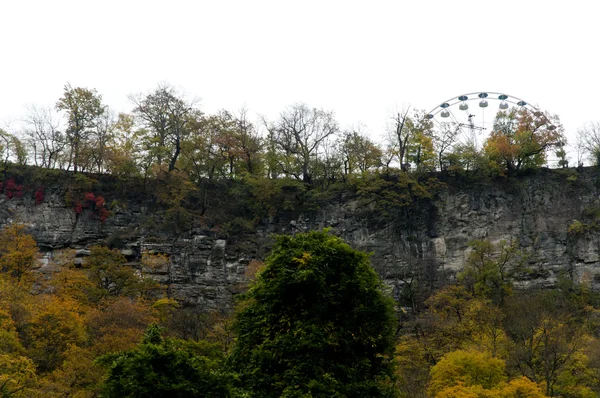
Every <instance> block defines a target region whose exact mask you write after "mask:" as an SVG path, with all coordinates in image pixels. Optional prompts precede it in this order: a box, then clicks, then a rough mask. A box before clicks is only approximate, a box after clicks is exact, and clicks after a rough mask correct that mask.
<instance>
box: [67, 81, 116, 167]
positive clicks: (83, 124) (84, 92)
mask: <svg viewBox="0 0 600 398" xmlns="http://www.w3.org/2000/svg"><path fill="white" fill-rule="evenodd" d="M56 109H57V110H59V111H65V113H66V115H67V129H66V137H67V141H68V143H69V147H70V153H69V166H70V165H71V163H72V164H73V171H75V172H77V170H78V166H79V163H80V162H81V160H82V159H81V154H80V152H81V148H82V146H84V145H85V144H86V140H87V138H88V137H89V136H90V134H92V130H93V129H94V128H96V126H97V123H98V118H99V117H100V116H102V115H103V114H104V112H105V111H106V107H105V106H104V105H102V96H101V95H100V94H98V93H97V92H96V90H95V89H93V90H90V89H87V88H82V87H75V88H73V87H72V86H71V84H70V83H67V85H65V88H64V93H63V96H62V97H61V98H60V99H59V100H58V102H57V103H56Z"/></svg>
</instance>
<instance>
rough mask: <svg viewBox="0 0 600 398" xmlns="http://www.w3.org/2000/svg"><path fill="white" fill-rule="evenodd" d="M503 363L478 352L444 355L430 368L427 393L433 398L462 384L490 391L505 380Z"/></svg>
mask: <svg viewBox="0 0 600 398" xmlns="http://www.w3.org/2000/svg"><path fill="white" fill-rule="evenodd" d="M504 367H505V363H504V361H502V360H501V359H498V358H492V357H491V356H490V355H488V354H485V353H480V352H473V351H464V350H458V351H453V352H451V353H448V354H446V355H445V356H444V357H443V358H442V359H441V360H440V361H439V362H438V363H437V364H436V365H435V366H434V367H433V368H431V382H430V383H429V390H428V391H429V393H430V394H431V395H433V396H435V395H436V394H438V393H439V392H441V391H442V390H444V389H446V388H447V387H452V386H457V385H459V384H461V383H462V384H464V385H465V386H466V387H469V386H481V387H483V388H485V389H491V388H493V387H494V386H496V385H498V384H499V383H500V382H502V381H504V380H505V379H506V376H505V375H504Z"/></svg>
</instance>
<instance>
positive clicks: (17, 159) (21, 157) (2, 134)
mask: <svg viewBox="0 0 600 398" xmlns="http://www.w3.org/2000/svg"><path fill="white" fill-rule="evenodd" d="M11 162H14V163H18V164H25V163H26V162H27V151H26V150H25V146H24V145H23V143H22V142H21V140H19V139H18V138H17V137H16V136H14V135H13V134H10V133H7V132H6V131H4V130H2V129H0V166H1V170H2V171H6V170H7V169H8V165H9V163H11Z"/></svg>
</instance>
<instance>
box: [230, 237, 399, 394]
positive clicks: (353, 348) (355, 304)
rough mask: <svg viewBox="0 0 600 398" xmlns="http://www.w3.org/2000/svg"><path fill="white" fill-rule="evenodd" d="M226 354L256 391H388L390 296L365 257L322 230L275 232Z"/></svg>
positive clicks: (329, 392) (343, 392)
mask: <svg viewBox="0 0 600 398" xmlns="http://www.w3.org/2000/svg"><path fill="white" fill-rule="evenodd" d="M245 298H246V301H245V302H244V303H243V304H242V305H241V307H240V311H239V313H238V314H237V316H236V320H235V324H234V331H235V332H236V334H237V340H236V342H235V345H234V347H233V351H232V355H231V357H230V360H231V364H232V366H233V368H234V369H235V370H236V371H238V372H239V373H240V374H241V377H242V381H243V385H244V386H245V387H246V388H247V389H249V390H250V391H252V392H253V393H254V394H256V395H257V396H262V397H279V396H304V395H306V396H309V395H311V396H338V395H339V396H348V397H366V396H369V397H378V396H390V395H391V392H390V385H389V382H390V376H391V371H392V368H391V363H390V354H391V352H390V351H391V349H392V339H393V330H394V323H395V322H394V316H393V310H392V302H391V299H390V298H389V297H387V296H386V295H385V294H384V293H383V292H382V285H381V282H380V280H379V278H378V276H377V274H376V273H375V271H374V270H373V269H372V268H371V267H370V266H369V260H368V256H367V255H366V254H365V253H362V252H359V251H356V250H354V249H352V248H351V247H350V246H348V245H347V244H346V243H344V242H343V241H342V240H341V239H340V238H338V237H335V236H332V235H330V234H329V233H327V232H326V231H318V232H317V231H314V232H309V233H302V234H297V235H295V236H293V237H292V236H280V237H278V238H277V243H276V245H275V247H274V249H273V251H272V253H271V255H270V256H269V257H268V258H267V260H266V266H265V268H264V270H263V271H261V272H260V273H259V274H258V277H257V280H256V283H255V284H254V285H253V286H252V288H251V289H250V291H249V292H248V294H247V295H246V297H245Z"/></svg>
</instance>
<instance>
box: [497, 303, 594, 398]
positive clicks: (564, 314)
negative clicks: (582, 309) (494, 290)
mask: <svg viewBox="0 0 600 398" xmlns="http://www.w3.org/2000/svg"><path fill="white" fill-rule="evenodd" d="M574 309H575V308H573V307H572V306H571V305H570V304H569V303H568V302H567V301H566V300H564V299H563V300H561V299H559V297H558V293H557V292H528V293H524V294H521V295H519V296H516V297H511V298H510V299H509V300H507V303H506V313H507V317H506V319H505V322H504V323H505V330H506V333H507V335H508V337H509V338H510V339H511V345H510V348H509V351H508V359H509V365H511V366H512V367H514V368H515V369H516V370H518V371H519V372H520V373H521V374H522V375H524V376H527V377H529V378H530V379H531V380H533V381H536V382H544V384H545V386H546V391H545V392H546V394H547V395H549V396H553V395H554V392H555V391H556V390H557V387H560V382H559V379H560V376H561V374H562V373H563V372H564V371H566V370H567V369H569V368H571V367H572V365H573V364H574V362H575V361H577V360H578V354H579V353H580V352H581V349H582V347H583V342H584V335H583V326H584V325H585V323H583V322H582V320H581V319H580V318H579V317H578V316H577V312H576V311H574Z"/></svg>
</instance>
